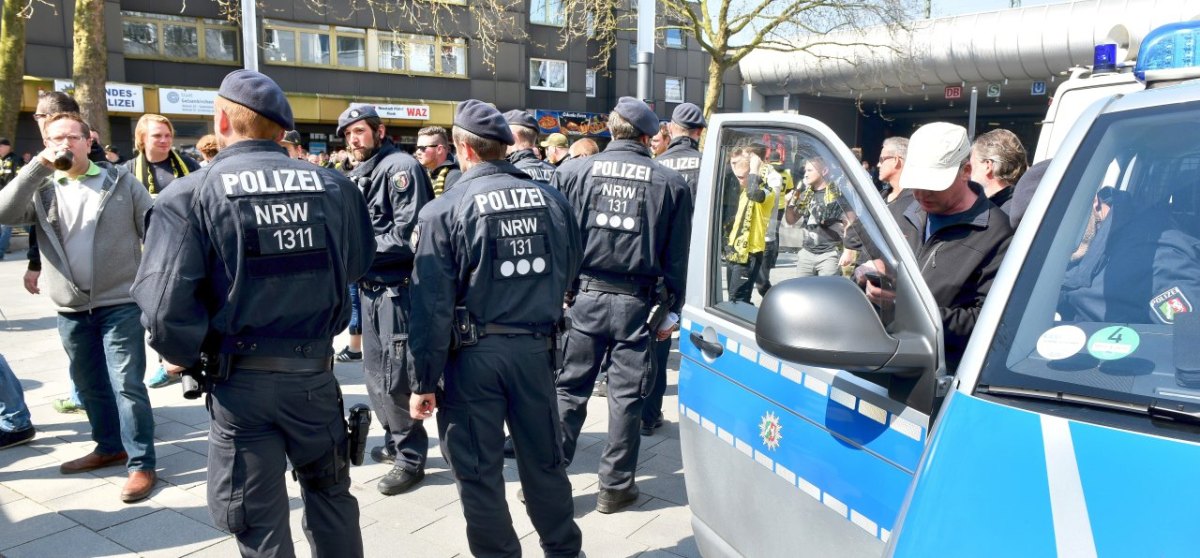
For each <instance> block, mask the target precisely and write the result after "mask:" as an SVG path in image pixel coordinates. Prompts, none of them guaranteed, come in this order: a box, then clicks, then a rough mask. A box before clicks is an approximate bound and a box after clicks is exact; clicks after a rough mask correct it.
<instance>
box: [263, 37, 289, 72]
mask: <svg viewBox="0 0 1200 558" xmlns="http://www.w3.org/2000/svg"><path fill="white" fill-rule="evenodd" d="M263 43H264V44H265V45H266V48H265V49H264V50H265V51H266V55H267V56H266V58H267V62H276V63H280V64H295V63H296V32H295V31H288V30H286V29H265V30H263Z"/></svg>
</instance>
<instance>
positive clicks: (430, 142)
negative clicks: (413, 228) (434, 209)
mask: <svg viewBox="0 0 1200 558" xmlns="http://www.w3.org/2000/svg"><path fill="white" fill-rule="evenodd" d="M416 157H417V161H419V162H420V163H421V166H423V167H425V171H426V172H428V173H429V181H430V182H431V183H433V195H434V196H440V195H442V192H445V191H446V190H449V189H450V187H451V186H453V185H454V183H455V182H457V181H458V177H459V176H462V171H461V170H459V168H458V160H457V159H455V158H454V154H453V153H451V152H450V135H449V134H448V133H447V132H446V129H445V128H443V127H441V126H427V127H425V128H421V129H420V130H418V131H417V151H416Z"/></svg>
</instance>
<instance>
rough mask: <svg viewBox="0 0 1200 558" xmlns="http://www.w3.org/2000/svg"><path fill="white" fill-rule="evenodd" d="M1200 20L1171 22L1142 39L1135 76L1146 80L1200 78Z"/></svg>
mask: <svg viewBox="0 0 1200 558" xmlns="http://www.w3.org/2000/svg"><path fill="white" fill-rule="evenodd" d="M1198 65H1200V21H1184V22H1179V23H1168V24H1167V25H1164V26H1162V27H1159V28H1157V29H1155V30H1153V31H1151V32H1150V33H1149V34H1147V35H1146V38H1145V39H1143V40H1142V46H1141V48H1140V50H1139V51H1138V58H1137V64H1136V65H1134V67H1133V75H1134V77H1136V78H1137V79H1139V80H1141V81H1142V82H1146V83H1149V82H1153V81H1163V80H1176V79H1191V78H1197V77H1200V67H1198Z"/></svg>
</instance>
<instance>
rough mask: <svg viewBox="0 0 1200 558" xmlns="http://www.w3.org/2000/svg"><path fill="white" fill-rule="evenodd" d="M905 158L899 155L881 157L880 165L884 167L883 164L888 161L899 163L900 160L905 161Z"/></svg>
mask: <svg viewBox="0 0 1200 558" xmlns="http://www.w3.org/2000/svg"><path fill="white" fill-rule="evenodd" d="M903 158H904V157H901V156H899V155H888V156H887V157H880V158H879V164H881V165H882V164H883V163H884V162H885V161H887V160H888V159H896V160H897V161H899V160H900V159H903Z"/></svg>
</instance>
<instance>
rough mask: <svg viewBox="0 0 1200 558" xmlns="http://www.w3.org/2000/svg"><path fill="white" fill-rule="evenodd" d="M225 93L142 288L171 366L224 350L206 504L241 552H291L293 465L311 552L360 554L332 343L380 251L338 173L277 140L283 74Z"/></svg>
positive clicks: (176, 188) (253, 77)
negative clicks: (350, 285) (216, 149)
mask: <svg viewBox="0 0 1200 558" xmlns="http://www.w3.org/2000/svg"><path fill="white" fill-rule="evenodd" d="M217 95H218V97H217V100H216V103H215V105H214V108H215V112H216V114H215V117H214V121H215V129H216V133H217V136H218V138H219V139H220V143H221V144H222V145H224V146H225V147H224V148H223V149H222V150H221V152H220V153H219V154H218V155H217V156H216V158H215V159H213V162H212V164H211V165H209V166H207V167H205V168H204V169H202V170H200V171H198V172H194V173H192V174H189V175H187V176H184V177H180V178H179V179H178V180H176V181H175V182H174V183H173V184H172V186H171V187H170V188H168V189H167V190H165V191H164V192H163V193H162V194H161V195H159V196H158V200H157V202H156V203H155V206H154V209H153V210H152V211H151V213H150V217H149V228H148V230H147V235H146V244H145V256H144V258H143V260H142V265H141V267H140V268H139V269H138V274H137V279H136V282H135V283H134V286H133V289H132V293H133V296H134V299H135V300H136V301H137V303H138V305H139V306H140V307H141V308H142V313H143V316H142V322H143V324H145V325H146V326H147V328H148V329H149V331H150V346H152V347H153V348H154V350H156V351H158V353H159V354H160V355H162V357H163V358H164V359H165V360H166V361H167V362H166V363H164V365H165V366H166V368H167V370H168V372H169V373H171V374H179V373H180V372H181V371H182V370H183V368H184V367H190V366H193V365H195V364H196V363H197V362H198V360H199V358H200V357H199V355H200V353H201V350H202V348H203V349H204V350H205V351H208V352H212V353H220V354H219V356H216V357H215V358H214V359H213V361H219V362H222V363H224V364H223V365H222V366H221V369H222V370H224V371H226V372H227V373H228V378H227V379H224V380H223V381H220V382H217V383H215V384H214V385H213V386H212V387H211V390H212V391H211V393H210V395H209V400H208V408H209V414H210V416H211V422H210V429H211V430H210V433H209V443H210V447H209V451H208V508H209V512H210V513H211V514H212V517H213V520H214V521H215V522H216V525H217V526H219V527H220V528H222V529H225V530H227V531H230V532H232V533H233V534H234V535H235V536H236V537H237V541H238V547H239V549H240V550H241V553H242V555H243V556H290V555H293V554H294V550H293V548H292V535H291V529H290V527H289V523H288V496H287V490H286V489H285V486H284V482H285V480H284V473H285V465H286V462H287V461H290V462H291V463H292V465H293V467H294V470H295V476H296V478H297V479H298V480H299V483H300V490H301V494H302V496H303V498H304V505H305V506H306V510H305V519H306V521H305V523H304V531H305V535H307V537H308V540H309V543H310V544H311V545H312V549H313V555H314V556H362V553H363V548H362V535H361V533H360V531H359V512H358V502H357V500H355V498H354V496H352V495H351V494H350V477H349V474H348V473H349V462H348V459H347V451H346V449H347V444H346V436H347V434H346V428H345V422H344V419H343V418H342V404H341V395H340V390H339V389H338V384H337V381H336V380H335V378H334V376H333V374H332V357H333V345H332V343H331V340H332V338H333V336H334V335H335V334H337V333H338V332H339V331H341V330H343V329H345V327H346V324H347V322H348V321H349V319H350V306H349V300H348V297H347V296H346V288H345V285H346V283H347V282H349V281H353V280H354V279H356V278H357V277H359V276H361V275H362V274H363V273H364V272H366V271H367V268H368V266H370V263H371V257H372V254H373V253H374V246H375V240H374V239H373V238H372V235H371V227H370V225H369V221H368V219H367V212H366V208H365V207H364V204H363V201H362V197H361V196H360V195H359V193H358V192H357V191H355V189H354V186H353V185H352V184H351V183H350V182H349V181H347V180H346V179H345V178H343V177H342V176H341V175H339V174H337V173H335V172H333V171H330V170H326V169H321V168H318V167H314V166H312V165H309V164H307V163H304V162H302V161H297V160H295V159H290V158H288V156H287V153H286V152H285V151H284V150H283V148H282V147H280V146H279V145H278V144H277V143H276V142H277V141H278V140H279V139H280V138H282V137H283V132H284V130H287V129H291V128H292V109H291V107H290V106H288V101H287V98H286V97H284V95H283V91H282V90H281V89H280V88H279V86H278V85H277V84H276V83H275V82H274V81H272V80H271V78H269V77H267V76H265V75H263V74H260V73H258V72H253V71H249V70H237V71H234V72H232V73H230V74H229V75H228V76H226V77H225V79H224V81H222V82H221V87H220V89H219V90H218V91H217ZM285 455H286V457H287V460H286V461H285V459H284V456H285Z"/></svg>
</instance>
